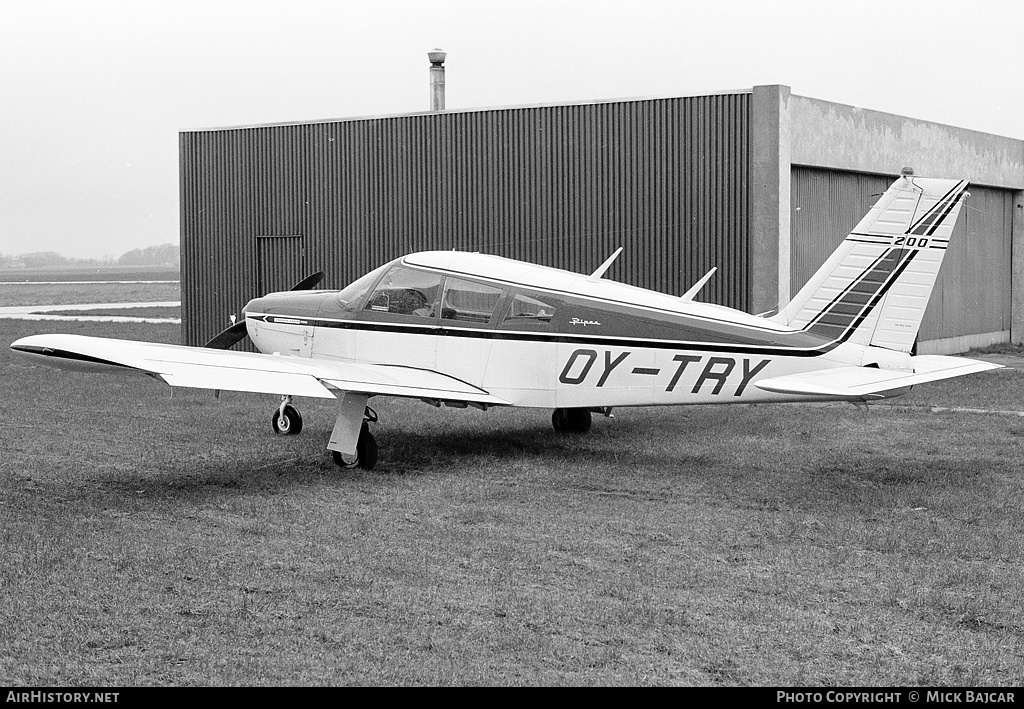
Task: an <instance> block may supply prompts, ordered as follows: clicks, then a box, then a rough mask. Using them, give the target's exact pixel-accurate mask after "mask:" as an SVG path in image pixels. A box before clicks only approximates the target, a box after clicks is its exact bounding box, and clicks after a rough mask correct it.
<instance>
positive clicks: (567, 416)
mask: <svg viewBox="0 0 1024 709" xmlns="http://www.w3.org/2000/svg"><path fill="white" fill-rule="evenodd" d="M590 424H591V416H590V409H555V411H554V413H552V414H551V426H552V427H553V428H554V429H555V430H556V431H557V432H559V433H586V432H587V431H589V430H590Z"/></svg>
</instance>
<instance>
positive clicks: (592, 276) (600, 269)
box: [587, 246, 622, 281]
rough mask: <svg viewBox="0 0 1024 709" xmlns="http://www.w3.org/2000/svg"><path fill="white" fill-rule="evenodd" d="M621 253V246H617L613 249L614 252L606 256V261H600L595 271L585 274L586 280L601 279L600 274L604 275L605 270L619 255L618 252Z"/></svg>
mask: <svg viewBox="0 0 1024 709" xmlns="http://www.w3.org/2000/svg"><path fill="white" fill-rule="evenodd" d="M621 253H622V247H621V246H620V247H619V248H617V249H615V253H614V254H612V255H611V256H609V257H608V260H607V261H605V262H604V263H602V264H601V265H600V266H598V267H597V270H596V271H594V272H593V273H591V274H590V275H589V276H587V280H588V281H599V280H601V276H603V275H604V272H605V271H607V270H608V269H609V268H611V265H612V264H613V263H615V259H617V258H618V257H619V254H621Z"/></svg>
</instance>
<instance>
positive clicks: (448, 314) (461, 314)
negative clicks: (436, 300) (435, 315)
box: [441, 278, 505, 325]
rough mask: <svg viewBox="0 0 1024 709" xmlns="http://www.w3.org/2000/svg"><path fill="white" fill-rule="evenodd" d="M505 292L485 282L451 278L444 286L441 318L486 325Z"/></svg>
mask: <svg viewBox="0 0 1024 709" xmlns="http://www.w3.org/2000/svg"><path fill="white" fill-rule="evenodd" d="M504 292H505V291H504V290H502V289H501V288H495V287H494V286H488V285H484V284H483V283H476V282H474V281H467V280H465V279H463V278H449V279H448V281H447V283H445V286H444V299H443V300H442V305H441V319H442V320H455V321H459V322H466V323H478V324H481V325H486V324H487V323H489V322H490V321H491V316H492V315H493V314H494V311H495V309H496V308H497V307H498V301H499V300H501V296H502V294H503V293H504Z"/></svg>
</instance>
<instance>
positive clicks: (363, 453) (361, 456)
mask: <svg viewBox="0 0 1024 709" xmlns="http://www.w3.org/2000/svg"><path fill="white" fill-rule="evenodd" d="M365 401H366V397H365V396H364V397H362V403H363V407H362V412H361V413H362V415H361V417H360V415H359V414H360V409H358V408H355V410H354V411H352V413H353V414H354V415H355V416H356V417H358V418H359V419H361V420H359V421H358V424H359V432H358V434H356V433H355V429H354V428H353V429H352V434H353V435H357V436H358V437H357V438H356V444H355V451H354V452H353V453H352V454H345V453H341V452H340V451H338V450H335V449H334V447H335V446H334V443H335V440H336V439H337V438H338V436H337V435H336V434H337V433H338V431H339V430H341V429H343V428H347V422H348V421H351V423H352V425H355V424H356V423H357V421H356V420H354V419H351V418H348V417H347V416H345V415H344V414H342V415H340V416H339V424H336V425H335V432H334V433H332V441H331V445H330V446H328V448H329V449H330V451H331V457H332V458H333V459H334V463H335V464H336V465H337V466H338V467H340V468H345V469H346V470H348V469H352V468H362V469H364V470H372V469H373V467H374V466H375V465H376V464H377V457H378V452H379V451H378V448H377V439H375V438H374V437H373V434H372V433H370V427H369V426H368V424H370V423H373V422H375V421H376V420H377V412H376V411H374V410H373V409H371V408H370V407H369V406H366V405H365ZM352 403H353V404H358V403H359V399H356V401H354V402H352ZM352 408H353V407H352V406H350V407H349V409H352ZM342 423H344V424H346V425H344V426H342ZM270 425H271V426H273V428H274V433H276V434H278V435H279V436H294V435H296V434H298V433H299V432H300V431H301V430H302V416H301V414H299V412H298V409H296V408H295V407H294V406H292V397H290V396H282V397H281V405H280V406H279V407H278V408H277V409H276V410H275V411H274V415H273V416H272V417H271V419H270ZM348 440H351V439H348ZM341 447H346V446H341ZM349 450H351V447H349Z"/></svg>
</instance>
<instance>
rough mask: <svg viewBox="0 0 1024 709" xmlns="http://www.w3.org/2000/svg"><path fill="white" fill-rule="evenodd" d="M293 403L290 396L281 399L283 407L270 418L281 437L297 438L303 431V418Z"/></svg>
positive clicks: (271, 423) (275, 431) (275, 430)
mask: <svg viewBox="0 0 1024 709" xmlns="http://www.w3.org/2000/svg"><path fill="white" fill-rule="evenodd" d="M291 402H292V398H291V397H290V396H283V397H281V405H280V406H279V407H278V408H277V411H275V412H274V415H273V416H272V417H271V418H270V425H271V426H273V427H274V433H276V434H278V435H279V436H295V435H298V433H299V432H300V431H301V430H302V416H301V414H299V411H298V409H296V408H295V407H294V406H292V403H291Z"/></svg>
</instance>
